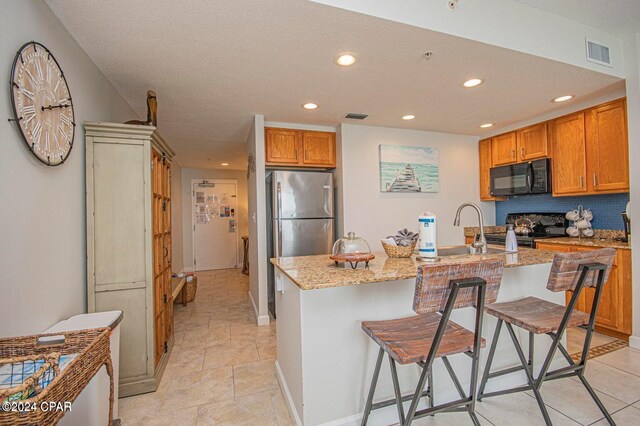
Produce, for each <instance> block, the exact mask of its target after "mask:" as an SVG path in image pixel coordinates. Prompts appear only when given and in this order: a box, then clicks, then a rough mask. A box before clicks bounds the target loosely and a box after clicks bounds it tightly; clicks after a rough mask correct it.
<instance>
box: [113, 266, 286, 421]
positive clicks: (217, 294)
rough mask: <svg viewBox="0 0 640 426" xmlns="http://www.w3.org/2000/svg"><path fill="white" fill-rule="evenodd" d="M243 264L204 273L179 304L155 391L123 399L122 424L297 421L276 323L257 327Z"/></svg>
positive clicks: (121, 400) (121, 401) (201, 273)
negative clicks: (283, 380) (281, 369)
mask: <svg viewBox="0 0 640 426" xmlns="http://www.w3.org/2000/svg"><path fill="white" fill-rule="evenodd" d="M248 291H249V279H248V277H247V276H246V275H242V274H241V273H240V271H239V270H235V269H232V270H221V271H210V272H199V273H198V292H197V297H196V300H195V301H194V302H192V303H189V304H188V305H187V307H183V306H182V305H177V304H176V305H174V309H175V313H174V315H175V346H174V348H173V351H172V353H171V357H170V359H169V363H168V364H167V369H166V371H165V374H164V376H163V378H162V382H161V383H160V386H159V388H158V390H157V391H156V392H153V393H149V394H145V395H138V396H133V397H129V398H122V399H120V401H119V403H120V418H121V420H122V424H123V425H171V426H178V425H179V426H183V425H184V426H190V425H274V426H284V425H291V424H292V422H291V418H290V417H289V412H288V410H287V407H286V405H285V402H284V399H283V397H282V393H281V392H280V388H279V386H278V382H277V380H276V377H275V369H274V361H275V358H276V342H275V323H272V324H271V325H270V326H264V327H257V326H256V325H255V320H254V314H253V310H252V308H251V302H249V298H248Z"/></svg>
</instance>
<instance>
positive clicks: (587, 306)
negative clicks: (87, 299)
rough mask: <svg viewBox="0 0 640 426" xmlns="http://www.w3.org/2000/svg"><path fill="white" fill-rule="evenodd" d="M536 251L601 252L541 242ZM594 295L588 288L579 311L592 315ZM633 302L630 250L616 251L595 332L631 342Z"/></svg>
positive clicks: (579, 303)
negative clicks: (629, 339)
mask: <svg viewBox="0 0 640 426" xmlns="http://www.w3.org/2000/svg"><path fill="white" fill-rule="evenodd" d="M536 247H537V248H538V249H543V250H551V251H560V252H576V251H592V250H598V248H597V247H588V246H576V245H568V244H566V245H565V244H554V243H540V242H539V243H537V245H536ZM572 294H573V293H572V292H570V291H567V292H566V303H569V300H570V299H571V296H572ZM594 295H595V289H594V288H586V289H585V290H584V291H583V292H582V294H581V295H580V298H579V299H578V304H577V306H576V309H578V310H580V311H583V312H587V313H590V312H591V307H592V306H593V297H594ZM631 302H632V300H631V250H627V249H617V250H616V256H615V258H614V260H613V265H612V267H611V271H610V272H609V279H608V280H607V282H606V283H605V285H604V287H603V288H602V296H601V297H600V306H599V307H598V315H597V316H596V330H597V331H599V332H601V333H603V334H607V335H610V336H613V337H617V338H620V339H624V340H628V338H629V336H630V335H631V331H632V330H631V320H632V318H631Z"/></svg>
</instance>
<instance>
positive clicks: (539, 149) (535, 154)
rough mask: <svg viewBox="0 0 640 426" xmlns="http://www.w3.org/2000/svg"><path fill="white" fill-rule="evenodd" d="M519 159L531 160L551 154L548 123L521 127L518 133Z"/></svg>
mask: <svg viewBox="0 0 640 426" xmlns="http://www.w3.org/2000/svg"><path fill="white" fill-rule="evenodd" d="M516 139H517V142H518V143H517V145H518V149H517V151H518V153H517V154H518V161H519V162H520V161H531V160H537V159H538V158H546V157H548V156H549V140H548V137H547V123H546V122H545V123H540V124H536V125H534V126H529V127H526V128H524V129H520V130H518V132H517V135H516Z"/></svg>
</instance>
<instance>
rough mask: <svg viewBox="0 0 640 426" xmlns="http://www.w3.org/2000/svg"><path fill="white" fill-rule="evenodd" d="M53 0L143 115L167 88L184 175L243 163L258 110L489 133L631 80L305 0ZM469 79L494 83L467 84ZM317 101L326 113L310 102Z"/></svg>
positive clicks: (163, 125) (286, 117)
mask: <svg viewBox="0 0 640 426" xmlns="http://www.w3.org/2000/svg"><path fill="white" fill-rule="evenodd" d="M595 1H596V0H593V2H595ZM47 3H48V4H49V6H50V7H51V8H52V10H53V11H54V13H55V14H56V15H57V16H58V17H59V18H60V20H61V21H62V22H63V24H64V25H65V26H66V27H67V29H68V30H69V32H70V33H71V34H72V35H73V37H74V38H75V39H76V40H77V41H78V43H79V44H80V46H81V47H82V48H83V49H84V50H85V51H86V52H87V53H88V55H89V56H90V57H91V58H92V60H93V61H94V62H95V63H96V64H97V66H98V67H99V68H100V69H101V70H102V72H103V73H104V74H105V75H106V77H107V78H108V79H109V80H110V81H111V82H112V83H113V84H114V86H115V87H116V88H117V90H118V91H119V92H120V93H121V94H122V95H123V96H124V97H125V99H126V100H127V101H128V102H129V103H130V104H131V105H132V106H133V107H134V109H135V110H136V111H137V112H138V113H139V114H140V116H141V117H142V116H146V104H145V93H146V91H147V89H151V88H153V89H155V90H156V91H157V93H158V120H159V128H160V130H161V132H162V133H163V135H164V136H165V138H166V139H167V140H168V141H169V143H170V144H171V146H172V148H174V149H175V151H176V152H177V154H178V160H179V162H180V164H182V165H183V166H187V167H202V168H211V167H217V168H219V167H220V166H219V164H220V162H229V163H231V166H230V168H236V169H241V168H244V167H246V154H245V141H246V138H247V135H248V133H249V128H250V124H251V122H252V117H253V115H254V114H264V115H265V120H267V121H279V122H294V123H303V124H316V125H332V126H335V125H337V124H339V123H340V122H346V121H348V120H345V119H344V118H343V116H344V115H345V114H346V113H347V112H359V113H365V114H369V118H367V119H366V120H365V121H363V122H362V123H363V124H369V125H377V126H388V127H403V128H412V129H422V130H431V131H439V132H447V133H459V134H467V135H482V134H486V133H488V132H489V131H490V130H489V131H484V130H481V129H479V128H478V125H479V124H482V123H485V122H495V123H497V125H498V126H500V127H502V126H508V125H509V124H513V123H517V122H519V121H522V120H525V119H527V118H530V117H534V116H537V115H542V114H546V113H549V112H552V111H553V110H554V109H558V108H562V107H566V105H560V106H559V105H556V104H553V103H551V102H550V99H552V98H555V97H557V96H560V95H564V94H567V93H570V94H574V95H576V97H577V99H576V101H577V100H581V101H584V100H585V99H587V98H588V97H595V96H598V95H601V94H603V93H604V92H607V91H613V90H614V89H615V90H619V88H620V86H621V84H624V83H623V82H621V81H620V80H619V79H616V78H614V77H611V76H607V75H604V74H599V73H596V72H593V71H588V70H585V69H582V68H578V67H574V66H571V65H567V64H562V63H559V62H554V61H551V60H547V59H542V58H539V57H533V56H530V55H526V54H523V53H519V52H515V51H511V50H507V49H503V48H499V47H495V46H490V45H486V44H482V43H478V42H474V41H470V40H466V39H461V38H457V37H453V36H449V35H446V34H442V33H436V32H433V31H429V30H425V29H420V28H415V27H411V26H408V25H404V24H400V23H397V22H392V21H386V20H382V19H379V18H374V17H371V16H367V15H362V14H357V13H353V12H349V11H345V10H343V9H338V8H333V7H329V6H325V5H320V4H317V3H313V2H308V1H303V0H243V1H235V0H216V1H212V0H188V1H181V2H171V1H157V0H138V1H129V0H109V1H103V0H47ZM178 5H180V6H178ZM428 50H430V51H433V57H432V59H431V60H429V61H426V60H425V59H423V56H422V55H423V53H424V52H426V51H428ZM343 51H351V52H356V53H357V54H358V56H359V61H358V62H357V63H356V65H354V66H352V67H349V68H341V67H338V66H337V65H335V64H334V63H333V58H334V57H335V55H336V54H337V53H338V52H343ZM62 66H63V67H64V64H62ZM471 77H480V78H483V79H485V80H486V81H485V83H484V84H482V85H481V86H479V87H477V88H475V89H464V88H462V86H461V84H462V82H463V81H465V80H467V79H468V78H471ZM69 84H70V86H71V89H72V90H73V82H72V81H71V82H69ZM310 101H312V102H316V103H318V104H319V105H320V108H319V109H318V110H315V111H307V110H303V109H302V108H301V107H300V106H301V105H302V104H303V103H305V102H310ZM405 114H415V115H416V119H415V120H412V121H403V120H401V118H400V117H401V116H402V115H405ZM357 123H360V122H357ZM208 158H209V159H211V160H207V159H208Z"/></svg>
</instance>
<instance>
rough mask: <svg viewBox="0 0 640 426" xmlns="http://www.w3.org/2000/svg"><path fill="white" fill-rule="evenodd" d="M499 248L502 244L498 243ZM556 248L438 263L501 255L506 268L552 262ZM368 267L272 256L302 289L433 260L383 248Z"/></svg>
mask: <svg viewBox="0 0 640 426" xmlns="http://www.w3.org/2000/svg"><path fill="white" fill-rule="evenodd" d="M495 247H496V248H499V247H497V246H495ZM554 254H555V252H553V251H549V250H533V249H527V248H521V249H520V250H519V251H518V253H513V254H511V253H509V254H507V253H491V254H485V255H469V254H466V255H459V256H448V257H444V258H441V261H440V262H439V263H437V265H441V264H452V263H454V264H455V263H466V262H473V261H478V260H489V259H502V260H503V261H504V264H505V265H504V266H505V268H514V267H518V266H527V265H538V264H543V263H551V261H552V260H553V256H554ZM375 255H376V258H375V259H373V260H371V261H370V262H369V268H368V269H364V268H362V267H358V269H351V267H350V266H346V267H345V266H344V265H343V264H342V263H340V264H338V266H335V263H334V262H333V261H332V260H331V259H329V255H319V256H300V257H281V258H274V259H271V263H273V264H274V265H275V267H276V268H278V269H280V270H281V271H282V272H284V274H285V275H287V276H288V277H289V278H290V279H291V280H292V281H293V282H294V283H296V284H297V285H298V287H300V288H301V289H302V290H314V289H322V288H332V287H342V286H350V285H358V284H366V283H378V282H385V281H395V280H404V279H412V278H415V277H416V269H417V266H418V265H425V264H431V263H428V262H423V261H418V260H416V259H415V256H414V257H410V258H402V259H398V258H390V257H388V256H387V255H386V254H385V253H384V252H381V253H375Z"/></svg>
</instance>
